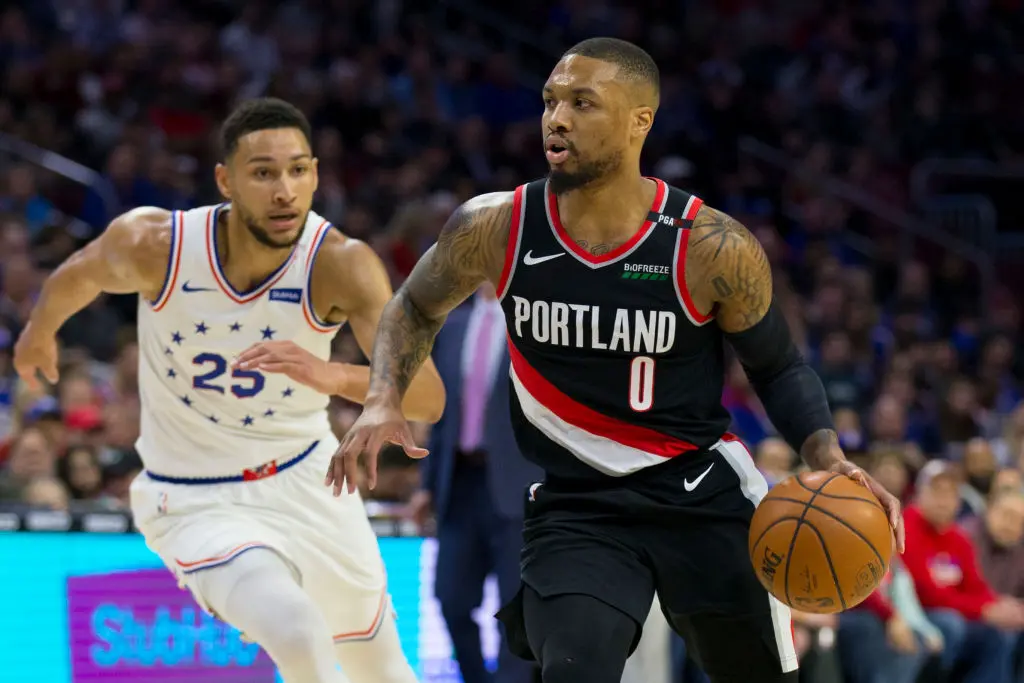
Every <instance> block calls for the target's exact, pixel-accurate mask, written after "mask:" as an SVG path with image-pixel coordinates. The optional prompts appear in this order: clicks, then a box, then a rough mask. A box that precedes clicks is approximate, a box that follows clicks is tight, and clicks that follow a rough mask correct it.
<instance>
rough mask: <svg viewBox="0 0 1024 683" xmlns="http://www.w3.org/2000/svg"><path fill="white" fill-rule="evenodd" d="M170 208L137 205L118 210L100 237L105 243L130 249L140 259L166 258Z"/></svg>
mask: <svg viewBox="0 0 1024 683" xmlns="http://www.w3.org/2000/svg"><path fill="white" fill-rule="evenodd" d="M173 233H174V230H173V212H172V211H169V210H167V209H161V208H159V207H156V206H140V207H138V208H135V209H132V210H130V211H126V212H125V213H123V214H121V215H120V216H118V217H117V218H115V219H114V220H113V221H111V223H110V225H109V226H107V229H106V230H105V231H104V233H103V239H104V241H105V242H106V243H107V245H108V246H109V247H112V248H114V249H117V250H118V251H127V252H130V253H131V254H132V255H133V256H134V257H135V258H137V259H140V260H142V261H146V260H149V259H150V258H152V259H156V260H161V259H162V260H164V261H166V259H167V256H168V254H169V253H170V250H171V242H172V240H173Z"/></svg>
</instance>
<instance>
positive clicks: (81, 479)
mask: <svg viewBox="0 0 1024 683" xmlns="http://www.w3.org/2000/svg"><path fill="white" fill-rule="evenodd" d="M57 474H58V476H59V477H60V479H61V481H63V482H64V484H65V485H66V486H67V487H68V490H69V491H70V492H71V495H72V496H73V497H74V498H75V499H77V500H92V499H95V498H98V497H99V496H100V495H101V494H102V493H103V469H102V467H101V466H100V461H99V458H97V457H96V451H95V450H93V449H92V448H90V447H89V446H84V445H83V446H75V447H72V448H69V449H68V451H67V453H65V454H64V457H63V458H61V459H60V462H58V463H57Z"/></svg>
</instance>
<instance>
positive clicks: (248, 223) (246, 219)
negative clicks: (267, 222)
mask: <svg viewBox="0 0 1024 683" xmlns="http://www.w3.org/2000/svg"><path fill="white" fill-rule="evenodd" d="M232 208H233V209H234V210H235V211H237V212H238V219H239V220H240V221H242V225H244V226H245V227H246V229H248V230H249V234H250V235H252V237H253V239H254V240H256V241H257V242H259V243H260V244H262V245H263V246H265V247H269V248H271V249H291V248H292V247H294V246H295V243H296V242H298V241H299V239H300V238H301V237H302V230H301V229H299V230H298V231H297V232H296V233H295V237H292V238H291V239H289V240H287V241H284V242H282V241H280V240H275V239H274V238H273V237H271V235H270V233H269V232H268V231H267V229H266V228H264V227H263V226H262V225H260V224H259V221H257V220H256V217H255V216H253V215H252V214H251V213H249V212H248V211H246V210H245V209H244V208H243V207H241V206H239V205H238V204H237V203H236V204H235V205H234V206H233V207H232ZM308 215H309V212H308V211H307V212H306V215H305V216H303V217H302V220H301V221H300V222H299V225H305V224H306V218H307V217H308Z"/></svg>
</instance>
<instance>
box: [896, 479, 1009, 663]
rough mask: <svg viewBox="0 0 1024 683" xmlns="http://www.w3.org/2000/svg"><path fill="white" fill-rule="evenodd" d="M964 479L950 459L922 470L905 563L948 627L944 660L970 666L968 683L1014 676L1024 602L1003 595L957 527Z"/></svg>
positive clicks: (908, 516)
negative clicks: (1014, 646) (1014, 635)
mask: <svg viewBox="0 0 1024 683" xmlns="http://www.w3.org/2000/svg"><path fill="white" fill-rule="evenodd" d="M959 487H960V480H959V477H958V476H957V474H956V471H955V470H954V469H953V468H952V466H950V465H949V464H948V463H946V462H943V461H941V460H933V461H932V462H930V463H928V464H927V465H926V466H925V467H924V469H922V470H921V472H920V473H919V474H918V478H917V482H916V486H915V489H916V500H915V504H914V505H911V506H910V507H909V508H907V510H906V512H905V513H904V523H905V524H906V528H907V546H906V552H905V553H904V555H903V561H904V563H905V564H906V567H907V570H908V571H909V573H910V575H911V577H913V579H914V587H915V589H916V590H917V595H918V597H919V598H920V600H921V604H922V606H924V608H925V609H926V610H927V613H928V619H929V620H930V621H931V622H932V623H934V624H935V625H936V626H937V627H938V628H939V630H940V631H941V632H942V637H943V640H944V641H945V648H944V649H943V653H942V662H943V666H944V668H945V669H946V671H947V672H952V671H953V669H954V667H957V668H960V669H963V670H966V671H967V674H966V678H965V679H964V681H965V683H994V682H995V681H1006V680H1008V679H1009V674H1010V668H1011V661H1010V659H1011V655H1012V650H1011V641H1010V637H1009V635H1008V634H1009V633H1011V632H1014V631H1018V630H1020V629H1022V628H1024V604H1022V603H1021V602H1020V601H1019V600H1017V599H1015V598H1013V597H1011V596H1000V595H998V594H997V593H996V592H995V591H994V590H992V588H991V587H990V586H989V584H988V583H987V582H986V581H985V579H984V577H983V576H982V575H981V569H980V567H979V566H978V562H977V559H976V557H975V551H974V547H973V546H972V545H971V541H970V539H969V538H968V537H967V535H966V534H965V533H964V532H963V531H962V530H960V529H959V528H958V527H957V526H956V525H955V523H954V522H955V519H956V514H957V511H958V510H959V508H960V503H961V499H960V490H959Z"/></svg>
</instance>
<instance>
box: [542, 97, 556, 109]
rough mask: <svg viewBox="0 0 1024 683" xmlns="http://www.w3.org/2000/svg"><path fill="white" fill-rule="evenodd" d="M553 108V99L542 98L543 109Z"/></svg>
mask: <svg viewBox="0 0 1024 683" xmlns="http://www.w3.org/2000/svg"><path fill="white" fill-rule="evenodd" d="M554 106H555V100H554V99H553V98H550V97H545V98H544V107H545V108H547V109H553V108H554Z"/></svg>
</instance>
